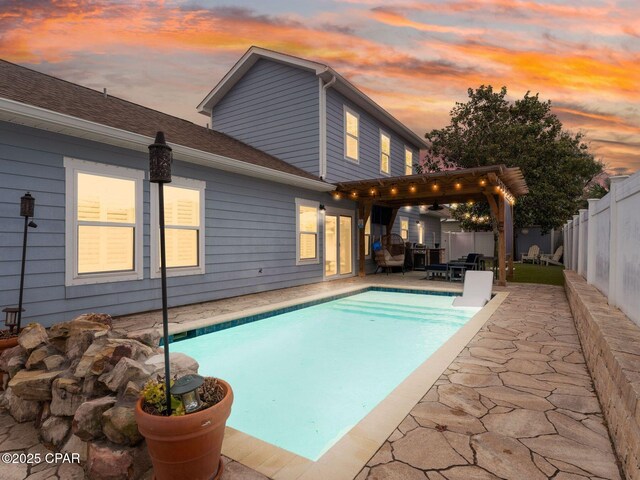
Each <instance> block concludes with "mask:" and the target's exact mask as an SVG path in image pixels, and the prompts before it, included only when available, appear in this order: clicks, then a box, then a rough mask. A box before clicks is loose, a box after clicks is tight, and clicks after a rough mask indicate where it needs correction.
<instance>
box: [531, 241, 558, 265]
mask: <svg viewBox="0 0 640 480" xmlns="http://www.w3.org/2000/svg"><path fill="white" fill-rule="evenodd" d="M563 252H564V247H563V246H562V245H560V246H559V247H558V248H556V251H555V252H554V253H553V254H550V253H540V247H539V246H538V245H531V247H529V251H528V252H527V253H526V254H524V253H523V254H522V258H521V260H522V263H527V262H531V263H533V264H534V265H535V264H536V263H537V264H539V265H542V264H544V265H546V266H549V265H562V264H563V263H562V262H561V261H560V259H561V258H562V253H563Z"/></svg>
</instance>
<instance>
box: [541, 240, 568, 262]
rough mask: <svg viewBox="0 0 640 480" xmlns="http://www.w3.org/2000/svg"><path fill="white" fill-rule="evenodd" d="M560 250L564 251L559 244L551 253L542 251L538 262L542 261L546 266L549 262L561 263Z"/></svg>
mask: <svg viewBox="0 0 640 480" xmlns="http://www.w3.org/2000/svg"><path fill="white" fill-rule="evenodd" d="M562 252H564V246H563V245H560V246H559V247H558V248H556V252H555V253H554V254H553V255H549V254H548V253H543V254H542V255H540V263H541V264H542V263H544V264H545V265H546V266H547V267H548V266H549V264H551V265H563V263H562V262H561V261H560V259H561V258H562Z"/></svg>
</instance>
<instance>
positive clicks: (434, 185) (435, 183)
mask: <svg viewBox="0 0 640 480" xmlns="http://www.w3.org/2000/svg"><path fill="white" fill-rule="evenodd" d="M438 188H440V187H438V182H433V185H432V186H431V189H432V190H433V191H434V192H435V191H436V190H438Z"/></svg>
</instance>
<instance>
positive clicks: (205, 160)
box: [0, 60, 333, 190]
mask: <svg viewBox="0 0 640 480" xmlns="http://www.w3.org/2000/svg"><path fill="white" fill-rule="evenodd" d="M0 79H1V80H2V81H0V120H5V121H9V122H12V123H19V124H24V125H28V126H32V127H35V128H40V129H44V130H52V131H56V132H59V133H63V134H68V135H72V136H79V137H82V138H89V139H92V140H97V141H100V142H103V143H109V144H112V145H118V146H124V147H126V148H133V149H135V150H138V151H145V152H146V151H147V146H148V145H149V144H150V143H153V139H154V137H155V133H156V131H158V130H161V131H164V133H165V135H166V138H167V140H168V142H169V144H170V145H171V146H172V147H173V150H174V157H175V158H176V159H178V160H184V161H188V162H191V163H199V164H202V165H206V166H211V167H214V168H220V169H222V170H227V171H233V172H236V173H241V174H244V175H251V176H257V177H260V178H265V179H268V180H274V181H280V182H282V183H292V184H298V185H300V186H305V187H307V188H312V189H315V190H332V189H333V186H332V185H330V184H328V183H326V182H324V181H322V180H320V179H319V178H318V177H316V176H314V175H312V174H310V173H308V172H306V171H304V170H302V169H300V168H297V167H295V166H293V165H291V164H289V163H287V162H285V161H283V160H280V159H278V158H276V157H274V156H273V155H269V154H268V153H265V152H263V151H262V150H258V149H256V148H254V147H251V146H249V145H247V144H245V143H243V142H240V141H239V140H236V139H235V138H233V137H230V136H229V135H226V134H224V133H220V132H216V131H214V130H210V129H208V128H206V127H202V126H200V125H196V124H194V123H192V122H189V121H187V120H183V119H181V118H178V117H174V116H171V115H168V114H165V113H162V112H159V111H157V110H152V109H150V108H147V107H143V106H141V105H137V104H135V103H132V102H128V101H126V100H123V99H120V98H117V97H113V96H111V95H105V94H104V93H103V92H98V91H96V90H93V89H90V88H87V87H83V86H81V85H78V84H75V83H71V82H67V81H65V80H62V79H60V78H56V77H52V76H50V75H46V74H43V73H40V72H37V71H35V70H31V69H29V68H26V67H22V66H19V65H16V64H13V63H10V62H7V61H4V60H0Z"/></svg>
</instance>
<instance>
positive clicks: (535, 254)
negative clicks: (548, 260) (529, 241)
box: [521, 245, 540, 263]
mask: <svg viewBox="0 0 640 480" xmlns="http://www.w3.org/2000/svg"><path fill="white" fill-rule="evenodd" d="M521 260H522V263H525V262H527V261H531V263H537V262H539V261H540V247H539V246H538V245H531V246H530V247H529V252H527V254H526V255H525V254H524V253H523V254H522V258H521Z"/></svg>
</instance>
